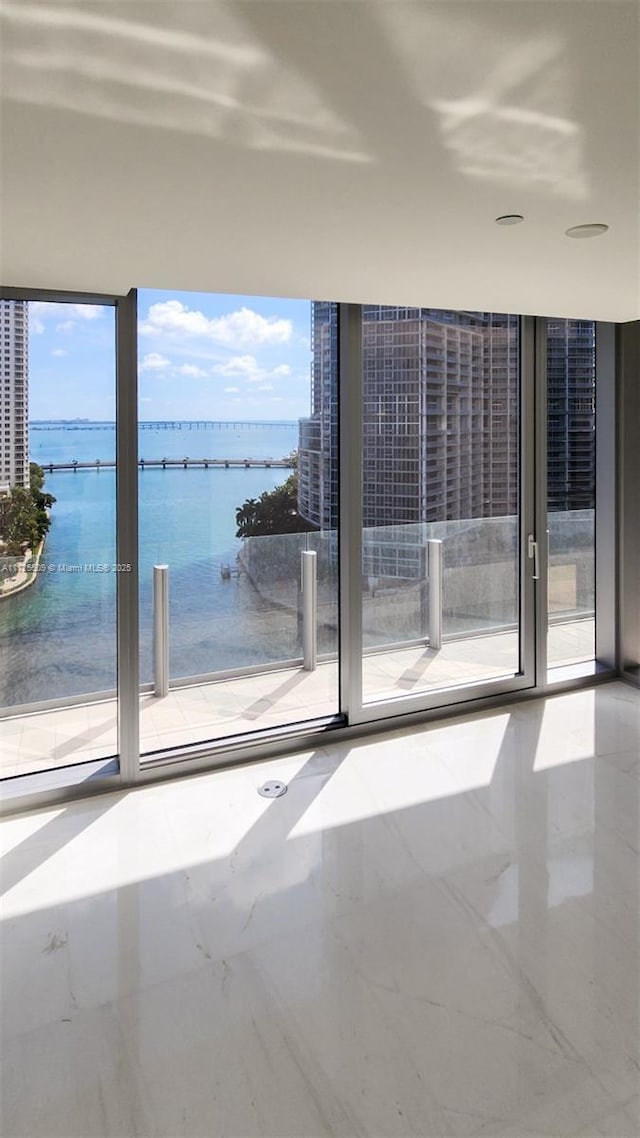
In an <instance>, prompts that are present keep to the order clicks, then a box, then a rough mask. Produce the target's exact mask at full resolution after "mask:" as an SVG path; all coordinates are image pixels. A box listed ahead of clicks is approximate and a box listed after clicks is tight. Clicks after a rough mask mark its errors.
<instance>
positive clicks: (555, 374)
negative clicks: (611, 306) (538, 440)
mask: <svg viewBox="0 0 640 1138" xmlns="http://www.w3.org/2000/svg"><path fill="white" fill-rule="evenodd" d="M595 391H596V389H595V324H594V323H593V321H591V320H548V321H547V403H548V420H547V462H548V478H547V486H548V490H547V493H548V502H549V509H550V510H584V509H592V508H593V504H594V494H595V461H596V449H595V448H596V441H595V440H596V434H595Z"/></svg>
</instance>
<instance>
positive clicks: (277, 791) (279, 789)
mask: <svg viewBox="0 0 640 1138" xmlns="http://www.w3.org/2000/svg"><path fill="white" fill-rule="evenodd" d="M286 793H287V786H286V783H284V782H278V779H271V780H270V781H269V782H263V784H262V786H259V787H258V794H261V795H262V797H263V798H281V797H282V795H283V794H286Z"/></svg>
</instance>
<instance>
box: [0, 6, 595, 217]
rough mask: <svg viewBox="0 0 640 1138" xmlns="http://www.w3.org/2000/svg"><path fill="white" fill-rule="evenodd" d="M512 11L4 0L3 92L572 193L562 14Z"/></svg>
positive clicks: (321, 153)
mask: <svg viewBox="0 0 640 1138" xmlns="http://www.w3.org/2000/svg"><path fill="white" fill-rule="evenodd" d="M515 7H517V9H518V11H517V13H516V16H517V19H516V18H515V17H514V13H513V12H511V13H510V12H509V6H508V5H502V4H498V5H496V4H487V3H473V4H468V3H457V4H456V5H451V4H444V3H435V4H421V5H416V4H375V5H370V6H368V5H364V4H362V3H358V2H356V3H353V2H349V0H346V2H343V3H341V4H333V5H331V6H330V7H329V8H328V7H327V5H326V4H324V3H305V4H301V5H300V4H290V3H286V2H284V3H279V4H277V5H275V4H261V3H248V4H247V3H236V4H224V3H207V4H203V3H200V2H195V3H194V2H191V0H179V2H175V0H174V2H173V3H163V4H149V3H136V2H133V3H131V2H130V3H128V4H127V6H126V8H125V7H124V6H121V5H118V6H116V5H113V6H111V5H108V4H103V5H100V6H98V5H96V6H95V7H84V6H82V7H80V6H71V5H63V4H59V3H56V0H48V2H47V3H38V2H32V3H29V2H26V3H24V2H22V0H7V2H6V3H5V4H4V7H3V10H2V15H3V23H4V33H3V39H4V47H3V54H4V90H5V94H6V95H7V96H8V97H10V98H12V99H14V100H19V101H23V102H25V103H32V104H37V105H42V106H46V107H57V108H60V109H64V110H71V111H77V112H81V113H82V114H83V115H92V116H96V117H99V118H107V119H113V120H116V121H120V122H127V123H132V124H138V125H142V126H145V127H153V128H162V129H168V130H174V131H184V132H189V133H195V134H200V135H203V136H205V137H211V138H217V139H219V140H220V141H223V142H225V143H226V144H228V145H229V146H233V147H237V148H244V149H247V150H255V151H258V152H271V151H278V152H290V153H291V154H296V153H297V154H301V155H306V156H308V157H311V158H316V159H319V160H323V159H328V160H332V161H337V162H345V163H356V164H365V165H370V164H371V163H382V164H383V167H385V168H391V169H393V166H391V167H390V166H389V164H390V163H393V162H394V161H396V160H399V158H400V156H402V162H403V164H404V165H406V164H407V163H408V164H409V167H410V172H411V174H412V176H413V177H416V176H417V177H418V178H419V179H420V171H422V177H425V176H428V173H429V168H431V169H432V168H433V162H434V159H435V160H437V159H436V156H438V158H439V160H441V162H442V164H443V165H448V166H450V167H451V168H452V170H453V171H455V172H456V173H457V174H459V175H460V176H461V177H462V178H464V179H467V178H473V179H479V180H483V181H491V182H500V183H503V184H505V185H508V186H515V187H526V188H531V187H533V188H534V189H537V190H540V191H542V192H544V193H547V194H553V195H559V196H561V197H564V198H568V199H582V198H585V197H586V196H587V191H588V186H587V177H586V172H585V168H584V160H583V157H584V156H583V151H584V139H583V130H582V127H581V126H580V124H579V123H578V122H577V121H576V120H575V118H574V117H573V115H572V109H573V108H575V106H576V105H579V101H578V100H577V99H576V96H575V91H574V90H573V77H572V73H571V61H570V59H569V57H568V45H569V42H570V40H569V36H568V34H567V31H568V28H567V26H564V25H566V18H565V20H564V25H563V19H560V18H557V16H558V9H559V6H558V5H556V6H555V8H556V19H555V27H551V26H549V25H550V21H549V20H547V22H546V23H545V20H544V19H543V18H542V17H541V15H540V11H541V7H540V5H539V4H537V3H536V4H528V5H527V4H523V3H520V4H518V5H517V6H515ZM544 7H545V9H546V6H544ZM570 7H571V6H570ZM526 9H530V12H527V11H526ZM523 20H524V22H523ZM400 121H401V122H402V126H403V129H402V131H398V129H397V123H398V122H400ZM407 140H408V143H409V144H407ZM405 181H406V182H407V183H408V184H409V183H410V179H409V178H406V179H405ZM418 184H421V183H420V181H419V183H418Z"/></svg>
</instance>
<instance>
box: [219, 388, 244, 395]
mask: <svg viewBox="0 0 640 1138" xmlns="http://www.w3.org/2000/svg"><path fill="white" fill-rule="evenodd" d="M239 390H240V388H239V387H224V388H223V391H224V393H225V395H235V394H236V392H238V391H239Z"/></svg>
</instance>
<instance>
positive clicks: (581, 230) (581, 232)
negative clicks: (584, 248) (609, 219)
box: [565, 222, 609, 237]
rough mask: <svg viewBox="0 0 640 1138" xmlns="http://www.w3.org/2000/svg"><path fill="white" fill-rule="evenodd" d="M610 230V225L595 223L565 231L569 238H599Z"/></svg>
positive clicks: (575, 226)
mask: <svg viewBox="0 0 640 1138" xmlns="http://www.w3.org/2000/svg"><path fill="white" fill-rule="evenodd" d="M608 228H609V226H608V225H603V224H602V223H601V222H593V223H592V224H591V225H572V226H571V228H570V229H565V234H566V236H567V237H599V236H600V234H601V233H606V232H607V229H608Z"/></svg>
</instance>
